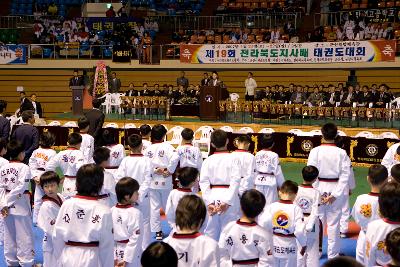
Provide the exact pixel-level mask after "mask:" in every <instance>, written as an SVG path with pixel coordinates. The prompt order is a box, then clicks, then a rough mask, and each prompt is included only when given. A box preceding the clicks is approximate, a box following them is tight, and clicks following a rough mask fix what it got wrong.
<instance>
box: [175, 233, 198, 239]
mask: <svg viewBox="0 0 400 267" xmlns="http://www.w3.org/2000/svg"><path fill="white" fill-rule="evenodd" d="M199 236H201V234H200V233H199V232H194V233H191V234H179V233H173V235H172V237H173V238H178V239H184V238H196V237H199Z"/></svg>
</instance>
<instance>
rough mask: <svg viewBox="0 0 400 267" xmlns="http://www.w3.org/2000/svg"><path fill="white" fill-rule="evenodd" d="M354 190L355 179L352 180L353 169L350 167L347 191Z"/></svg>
mask: <svg viewBox="0 0 400 267" xmlns="http://www.w3.org/2000/svg"><path fill="white" fill-rule="evenodd" d="M354 188H356V179H354V169H353V167H352V166H350V175H349V189H350V190H354Z"/></svg>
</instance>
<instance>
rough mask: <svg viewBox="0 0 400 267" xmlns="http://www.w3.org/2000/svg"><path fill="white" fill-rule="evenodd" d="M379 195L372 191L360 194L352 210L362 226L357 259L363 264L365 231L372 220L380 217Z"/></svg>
mask: <svg viewBox="0 0 400 267" xmlns="http://www.w3.org/2000/svg"><path fill="white" fill-rule="evenodd" d="M378 197H379V194H378V193H372V192H370V193H368V194H362V195H359V196H358V197H357V199H356V202H355V203H354V206H353V209H352V211H351V216H352V217H353V218H354V221H355V222H356V223H357V224H358V225H359V226H360V228H361V229H360V233H359V234H358V239H357V248H356V259H357V261H358V262H360V263H362V264H364V261H365V233H366V232H367V226H368V224H369V223H370V222H372V221H374V220H377V219H379V218H380V216H379V212H378V210H379V203H378Z"/></svg>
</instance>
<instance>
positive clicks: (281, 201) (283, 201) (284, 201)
mask: <svg viewBox="0 0 400 267" xmlns="http://www.w3.org/2000/svg"><path fill="white" fill-rule="evenodd" d="M279 203H283V204H293V201H291V200H283V199H281V200H279Z"/></svg>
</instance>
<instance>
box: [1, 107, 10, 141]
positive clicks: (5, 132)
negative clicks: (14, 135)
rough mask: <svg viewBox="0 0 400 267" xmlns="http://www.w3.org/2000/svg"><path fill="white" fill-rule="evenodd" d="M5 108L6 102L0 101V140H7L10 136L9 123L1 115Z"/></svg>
mask: <svg viewBox="0 0 400 267" xmlns="http://www.w3.org/2000/svg"><path fill="white" fill-rule="evenodd" d="M6 108H7V102H6V101H4V100H0V138H1V139H3V140H8V137H9V136H10V121H9V120H7V119H6V118H5V117H4V115H3V112H4V110H5V109H6Z"/></svg>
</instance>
